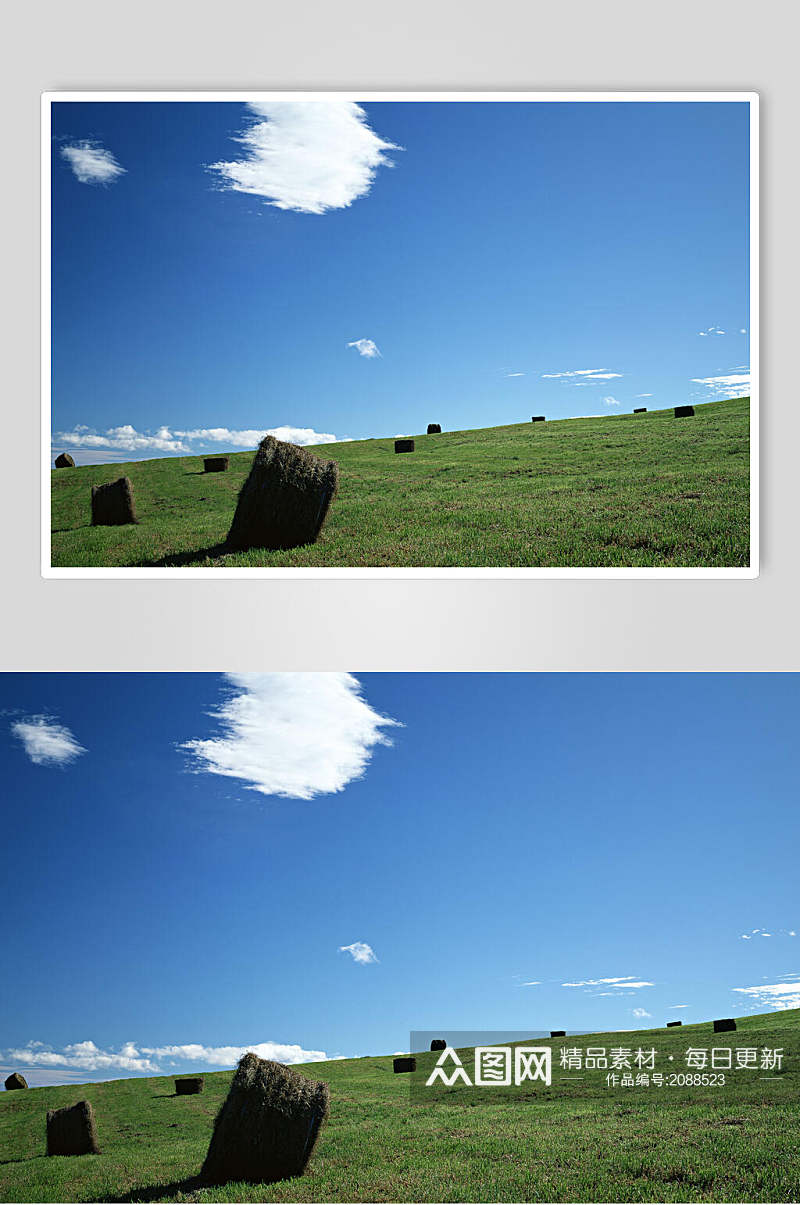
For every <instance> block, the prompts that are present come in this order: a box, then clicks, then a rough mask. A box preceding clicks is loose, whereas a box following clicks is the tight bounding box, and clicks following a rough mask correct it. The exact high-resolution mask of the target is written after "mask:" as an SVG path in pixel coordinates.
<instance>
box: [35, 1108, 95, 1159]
mask: <svg viewBox="0 0 800 1205" xmlns="http://www.w3.org/2000/svg"><path fill="white" fill-rule="evenodd" d="M99 1149H100V1148H99V1147H98V1145H97V1130H96V1128H95V1124H94V1113H93V1112H92V1106H91V1105H90V1104H89V1102H88V1100H81V1101H78V1103H77V1104H76V1105H68V1106H67V1108H65V1109H48V1112H47V1153H48V1155H96V1154H97V1153H98V1151H99Z"/></svg>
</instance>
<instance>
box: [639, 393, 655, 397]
mask: <svg viewBox="0 0 800 1205" xmlns="http://www.w3.org/2000/svg"><path fill="white" fill-rule="evenodd" d="M636 396H637V397H652V396H653V395H652V393H637V394H636Z"/></svg>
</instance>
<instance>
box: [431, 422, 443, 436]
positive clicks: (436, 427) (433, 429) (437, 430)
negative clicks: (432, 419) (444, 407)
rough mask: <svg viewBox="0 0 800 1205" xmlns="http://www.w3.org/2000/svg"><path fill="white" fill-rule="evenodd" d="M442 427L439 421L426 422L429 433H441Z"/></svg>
mask: <svg viewBox="0 0 800 1205" xmlns="http://www.w3.org/2000/svg"><path fill="white" fill-rule="evenodd" d="M441 433H442V428H441V424H440V423H428V434H429V435H441Z"/></svg>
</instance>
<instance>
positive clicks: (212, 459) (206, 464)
mask: <svg viewBox="0 0 800 1205" xmlns="http://www.w3.org/2000/svg"><path fill="white" fill-rule="evenodd" d="M228 460H229V458H228V457H227V456H206V457H204V459H203V472H204V473H224V472H225V471H226V470H227V468H228Z"/></svg>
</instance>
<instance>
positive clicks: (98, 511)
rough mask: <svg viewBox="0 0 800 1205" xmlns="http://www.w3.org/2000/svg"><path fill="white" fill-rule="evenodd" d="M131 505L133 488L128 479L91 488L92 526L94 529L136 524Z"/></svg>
mask: <svg viewBox="0 0 800 1205" xmlns="http://www.w3.org/2000/svg"><path fill="white" fill-rule="evenodd" d="M137 522H138V520H137V518H136V508H135V506H134V504H133V486H132V485H131V482H130V478H129V477H120V478H119V479H118V480H117V481H109V482H108V484H107V485H93V486H92V525H93V526H94V527H122V526H123V525H124V524H125V523H137Z"/></svg>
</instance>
